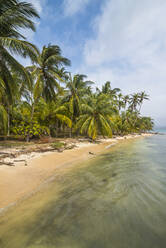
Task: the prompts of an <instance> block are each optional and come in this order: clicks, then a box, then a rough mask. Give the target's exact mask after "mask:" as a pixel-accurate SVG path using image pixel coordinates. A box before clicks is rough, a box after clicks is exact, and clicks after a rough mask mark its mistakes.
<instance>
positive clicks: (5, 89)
mask: <svg viewBox="0 0 166 248" xmlns="http://www.w3.org/2000/svg"><path fill="white" fill-rule="evenodd" d="M34 18H39V16H38V14H37V12H36V10H35V9H34V7H33V6H32V5H31V4H29V3H26V2H22V1H19V0H7V1H6V0H1V2H0V134H1V135H4V136H9V135H21V136H23V137H24V138H25V139H26V140H27V141H28V140H29V139H30V138H32V137H40V136H41V135H51V136H54V137H57V136H63V137H68V136H69V137H72V136H77V135H85V136H89V137H91V138H92V139H96V137H97V136H99V135H102V136H104V137H106V136H107V137H111V136H112V134H118V135H123V134H127V133H133V132H134V133H135V132H144V131H147V130H151V129H152V127H153V122H152V119H151V118H150V117H144V116H141V114H140V111H141V107H142V104H143V102H144V100H148V95H147V94H146V93H145V92H140V93H136V94H132V95H122V93H121V90H120V89H119V88H114V89H113V88H112V87H111V84H110V82H106V83H105V84H103V86H102V89H98V88H96V89H95V83H94V82H91V81H87V80H86V76H85V75H79V74H78V75H71V74H70V73H69V72H67V71H66V67H67V66H70V61H69V60H68V59H67V58H65V57H63V56H62V52H61V49H60V48H59V47H58V46H57V45H51V44H49V45H48V46H44V47H43V49H42V51H39V49H38V48H37V47H36V46H35V45H33V44H31V43H29V42H28V41H26V39H25V37H24V36H23V35H22V31H23V29H31V30H33V31H35V25H34V22H33V20H34ZM15 55H17V56H18V55H19V56H22V57H24V58H27V57H28V58H30V59H31V61H32V65H31V66H28V67H27V68H25V67H24V66H23V65H21V64H20V63H19V62H18V61H17V60H16V56H15Z"/></svg>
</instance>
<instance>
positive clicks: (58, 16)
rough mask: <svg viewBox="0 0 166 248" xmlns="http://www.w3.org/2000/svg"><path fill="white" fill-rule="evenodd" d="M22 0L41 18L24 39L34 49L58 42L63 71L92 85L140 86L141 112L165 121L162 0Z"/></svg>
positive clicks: (165, 49)
mask: <svg viewBox="0 0 166 248" xmlns="http://www.w3.org/2000/svg"><path fill="white" fill-rule="evenodd" d="M27 1H28V2H31V3H33V4H34V5H35V7H36V8H37V10H38V12H39V14H40V17H41V18H40V20H36V29H37V31H36V33H33V32H31V31H28V32H26V33H25V34H26V36H27V39H28V40H30V41H31V42H33V43H34V44H36V45H37V46H38V47H39V48H40V49H41V48H42V46H43V45H48V44H49V43H51V44H56V45H59V46H60V47H61V49H62V52H63V56H65V57H67V58H69V59H70V60H71V62H72V66H71V67H70V68H67V70H70V71H71V72H72V73H80V74H85V75H87V76H88V79H90V80H92V81H95V82H96V84H97V86H98V87H101V85H102V84H103V83H105V82H106V81H111V84H112V87H113V88H115V87H118V88H121V89H122V92H123V93H124V94H130V93H135V92H138V91H144V90H145V91H146V93H147V94H149V95H150V99H151V100H150V101H147V102H146V103H145V104H144V107H143V114H144V115H148V116H151V117H152V118H153V119H154V120H155V124H156V125H157V126H164V125H166V110H165V109H166V97H165V95H166V14H165V13H166V1H165V0H139V1H138V0H27ZM26 63H28V61H27V62H26Z"/></svg>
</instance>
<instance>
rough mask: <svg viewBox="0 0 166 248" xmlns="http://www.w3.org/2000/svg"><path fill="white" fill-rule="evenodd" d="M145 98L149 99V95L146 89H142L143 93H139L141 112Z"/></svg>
mask: <svg viewBox="0 0 166 248" xmlns="http://www.w3.org/2000/svg"><path fill="white" fill-rule="evenodd" d="M144 100H149V95H147V94H146V92H145V91H142V92H141V93H139V105H140V108H139V113H140V112H141V107H142V104H143V101H144Z"/></svg>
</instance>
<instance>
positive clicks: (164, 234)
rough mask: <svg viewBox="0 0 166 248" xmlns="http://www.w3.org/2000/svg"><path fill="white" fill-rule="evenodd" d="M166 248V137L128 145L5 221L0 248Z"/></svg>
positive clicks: (0, 220)
mask: <svg viewBox="0 0 166 248" xmlns="http://www.w3.org/2000/svg"><path fill="white" fill-rule="evenodd" d="M25 247H28V248H38V247H39V248H46V247H47V248H111V247H112V248H165V247H166V136H164V135H163V136H160V135H159V136H152V137H148V138H144V139H142V138H140V139H137V140H135V141H126V142H122V144H119V145H117V146H116V147H114V148H111V149H110V150H107V152H106V153H104V154H102V155H100V156H98V157H97V158H95V159H92V160H91V161H89V162H88V163H86V164H84V165H83V164H82V165H81V164H80V165H78V167H77V168H76V169H75V170H73V171H71V172H67V173H66V175H62V176H61V177H60V176H55V179H54V180H53V182H52V183H50V184H49V185H48V186H47V187H46V188H45V189H44V190H42V191H41V192H40V193H37V194H36V195H34V196H32V197H31V198H30V199H27V200H25V201H24V202H22V203H20V204H18V206H17V207H15V208H13V209H12V210H10V211H9V212H8V213H7V214H6V215H5V216H4V217H0V248H25Z"/></svg>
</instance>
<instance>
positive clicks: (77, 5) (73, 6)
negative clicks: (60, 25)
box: [63, 0, 90, 16]
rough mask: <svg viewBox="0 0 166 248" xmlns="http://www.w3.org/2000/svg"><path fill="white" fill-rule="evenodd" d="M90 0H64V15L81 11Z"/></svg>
mask: <svg viewBox="0 0 166 248" xmlns="http://www.w3.org/2000/svg"><path fill="white" fill-rule="evenodd" d="M89 2H90V0H64V2H63V5H64V14H65V16H72V15H74V14H76V13H78V12H80V11H82V10H83V9H84V8H85V7H86V5H87V4H88V3H89Z"/></svg>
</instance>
